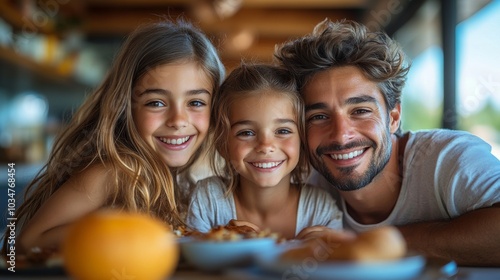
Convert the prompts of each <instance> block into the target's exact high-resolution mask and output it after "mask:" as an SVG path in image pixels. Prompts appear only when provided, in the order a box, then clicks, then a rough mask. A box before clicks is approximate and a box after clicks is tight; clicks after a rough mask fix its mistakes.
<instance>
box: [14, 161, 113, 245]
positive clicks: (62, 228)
mask: <svg viewBox="0 0 500 280" xmlns="http://www.w3.org/2000/svg"><path fill="white" fill-rule="evenodd" d="M106 183H107V178H106V169H105V168H104V166H103V165H101V164H97V165H93V166H91V167H89V168H87V169H85V170H83V171H81V172H79V173H76V174H75V175H73V176H72V177H71V178H70V179H69V180H68V181H66V182H65V183H64V184H63V185H62V186H61V187H60V188H59V189H58V190H57V191H56V192H54V194H52V195H51V196H50V197H49V199H48V200H47V201H46V202H45V203H44V204H43V205H42V206H41V207H40V209H38V211H37V212H36V214H35V215H34V216H33V217H32V218H31V220H30V221H28V223H27V224H26V225H25V226H24V227H23V229H22V230H21V232H20V234H19V237H18V242H19V244H20V246H19V247H20V248H19V247H18V248H19V250H20V252H23V251H24V252H26V251H28V250H29V249H31V248H33V247H40V248H47V249H56V250H57V249H59V245H60V244H61V242H62V240H63V238H64V236H65V234H66V230H67V228H68V225H69V224H71V223H72V222H74V221H75V220H77V219H78V218H80V217H82V216H84V215H86V214H88V213H90V212H92V211H94V210H97V209H99V208H101V207H102V206H103V205H104V203H105V201H106V198H107V195H108V193H107V191H106Z"/></svg>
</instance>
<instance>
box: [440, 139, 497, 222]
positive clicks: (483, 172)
mask: <svg viewBox="0 0 500 280" xmlns="http://www.w3.org/2000/svg"><path fill="white" fill-rule="evenodd" d="M438 162H439V163H440V164H438V165H437V166H438V168H437V170H436V177H435V180H436V181H437V182H438V185H439V186H441V187H440V188H439V189H438V191H439V196H440V198H441V199H442V200H443V202H444V204H445V208H446V211H447V212H448V214H449V215H450V216H451V217H454V216H459V215H461V214H463V213H466V212H469V211H472V210H476V209H479V208H483V207H489V206H491V205H493V204H495V203H499V202H500V162H499V160H498V159H497V158H496V157H495V156H494V155H493V154H492V153H491V146H490V145H489V144H487V143H486V142H484V141H483V140H482V139H480V138H479V137H477V136H474V135H472V134H469V133H463V134H461V135H460V137H455V138H453V139H451V140H449V141H448V143H446V145H445V146H444V147H443V149H442V152H441V153H440V157H439V158H438Z"/></svg>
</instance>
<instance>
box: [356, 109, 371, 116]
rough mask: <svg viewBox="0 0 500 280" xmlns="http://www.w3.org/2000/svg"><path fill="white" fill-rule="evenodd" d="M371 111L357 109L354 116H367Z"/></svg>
mask: <svg viewBox="0 0 500 280" xmlns="http://www.w3.org/2000/svg"><path fill="white" fill-rule="evenodd" d="M370 112H371V111H370V110H367V109H356V110H355V111H354V114H355V115H361V114H366V113H370Z"/></svg>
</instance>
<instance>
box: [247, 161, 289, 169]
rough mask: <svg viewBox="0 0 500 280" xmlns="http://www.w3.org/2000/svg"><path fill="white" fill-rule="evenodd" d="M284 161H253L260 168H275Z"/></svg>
mask: <svg viewBox="0 0 500 280" xmlns="http://www.w3.org/2000/svg"><path fill="white" fill-rule="evenodd" d="M281 163H282V161H277V162H254V163H252V165H253V166H255V167H258V168H273V167H275V166H278V165H280V164H281Z"/></svg>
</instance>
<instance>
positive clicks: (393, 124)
mask: <svg viewBox="0 0 500 280" xmlns="http://www.w3.org/2000/svg"><path fill="white" fill-rule="evenodd" d="M400 124H401V103H398V104H396V106H394V109H392V110H391V111H390V112H389V127H390V130H391V134H394V133H395V132H396V131H398V129H399V125H400Z"/></svg>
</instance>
